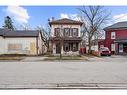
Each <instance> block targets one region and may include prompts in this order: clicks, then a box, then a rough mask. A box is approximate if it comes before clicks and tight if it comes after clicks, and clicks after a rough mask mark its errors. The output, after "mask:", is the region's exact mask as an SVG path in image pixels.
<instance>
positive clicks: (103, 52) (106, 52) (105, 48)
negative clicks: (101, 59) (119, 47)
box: [99, 47, 111, 56]
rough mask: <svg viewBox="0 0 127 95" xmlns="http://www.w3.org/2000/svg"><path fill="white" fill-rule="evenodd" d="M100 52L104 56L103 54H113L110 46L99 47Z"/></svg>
mask: <svg viewBox="0 0 127 95" xmlns="http://www.w3.org/2000/svg"><path fill="white" fill-rule="evenodd" d="M99 54H100V55H101V56H103V55H106V56H111V51H110V50H109V48H108V47H101V48H100V49H99Z"/></svg>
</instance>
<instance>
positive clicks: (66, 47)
mask: <svg viewBox="0 0 127 95" xmlns="http://www.w3.org/2000/svg"><path fill="white" fill-rule="evenodd" d="M79 50H80V43H78V42H63V43H62V42H61V43H60V42H55V43H53V55H58V54H60V52H61V54H63V55H79Z"/></svg>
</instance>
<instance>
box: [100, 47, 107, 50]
mask: <svg viewBox="0 0 127 95" xmlns="http://www.w3.org/2000/svg"><path fill="white" fill-rule="evenodd" d="M100 50H102V51H108V50H109V49H108V48H107V47H103V48H100Z"/></svg>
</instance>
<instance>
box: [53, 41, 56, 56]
mask: <svg viewBox="0 0 127 95" xmlns="http://www.w3.org/2000/svg"><path fill="white" fill-rule="evenodd" d="M53 54H56V44H55V43H53Z"/></svg>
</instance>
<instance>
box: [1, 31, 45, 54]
mask: <svg viewBox="0 0 127 95" xmlns="http://www.w3.org/2000/svg"><path fill="white" fill-rule="evenodd" d="M45 48H46V47H45V45H44V42H43V40H42V34H41V32H39V31H35V30H26V31H24V30H23V31H22V30H21V31H20V30H16V31H12V30H8V29H0V54H26V55H40V54H43V53H45V52H46V51H45Z"/></svg>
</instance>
